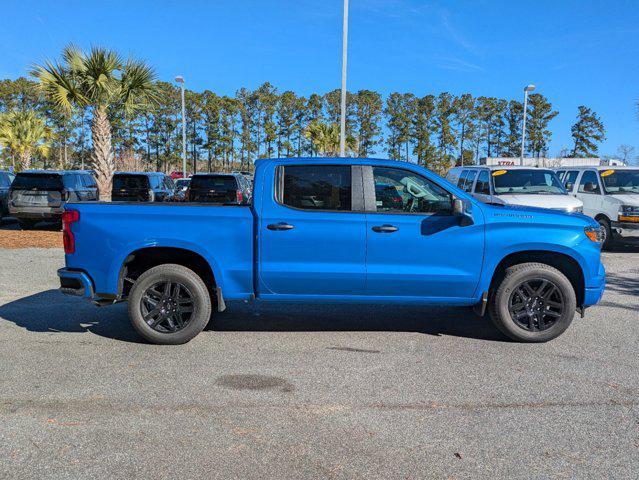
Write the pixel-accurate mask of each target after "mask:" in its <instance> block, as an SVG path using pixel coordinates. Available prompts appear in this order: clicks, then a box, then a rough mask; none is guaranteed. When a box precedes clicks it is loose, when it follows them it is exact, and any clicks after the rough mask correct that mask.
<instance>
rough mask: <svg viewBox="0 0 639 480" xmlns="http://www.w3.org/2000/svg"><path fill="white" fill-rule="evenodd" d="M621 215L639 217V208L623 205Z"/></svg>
mask: <svg viewBox="0 0 639 480" xmlns="http://www.w3.org/2000/svg"><path fill="white" fill-rule="evenodd" d="M619 213H620V214H624V215H628V214H630V215H632V214H635V215H639V207H635V206H633V205H622V206H621V209H620V210H619Z"/></svg>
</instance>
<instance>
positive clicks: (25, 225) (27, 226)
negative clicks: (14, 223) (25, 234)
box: [18, 218, 38, 230]
mask: <svg viewBox="0 0 639 480" xmlns="http://www.w3.org/2000/svg"><path fill="white" fill-rule="evenodd" d="M37 223H38V220H29V219H26V218H21V219H19V220H18V225H20V228H21V229H22V230H33V229H34V228H35V226H36V225H37Z"/></svg>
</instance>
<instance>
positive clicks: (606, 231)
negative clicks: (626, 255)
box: [597, 217, 614, 249]
mask: <svg viewBox="0 0 639 480" xmlns="http://www.w3.org/2000/svg"><path fill="white" fill-rule="evenodd" d="M597 222H599V226H600V227H601V236H602V238H601V248H606V249H608V248H610V247H611V246H612V243H613V242H614V237H613V236H612V228H610V221H608V219H607V218H603V217H602V218H598V219H597Z"/></svg>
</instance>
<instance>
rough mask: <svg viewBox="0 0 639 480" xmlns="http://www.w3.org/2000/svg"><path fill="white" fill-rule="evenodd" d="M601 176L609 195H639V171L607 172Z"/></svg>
mask: <svg viewBox="0 0 639 480" xmlns="http://www.w3.org/2000/svg"><path fill="white" fill-rule="evenodd" d="M599 175H600V176H601V181H602V182H603V184H604V187H606V192H608V193H639V170H605V171H603V172H601V173H600V174H599Z"/></svg>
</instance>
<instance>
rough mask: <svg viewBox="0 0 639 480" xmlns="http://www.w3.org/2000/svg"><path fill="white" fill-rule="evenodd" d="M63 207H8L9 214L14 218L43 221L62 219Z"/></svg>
mask: <svg viewBox="0 0 639 480" xmlns="http://www.w3.org/2000/svg"><path fill="white" fill-rule="evenodd" d="M63 210H64V206H62V205H61V206H59V207H13V206H11V205H9V214H10V215H11V216H12V217H15V218H29V219H44V218H54V219H59V218H62V211H63Z"/></svg>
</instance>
